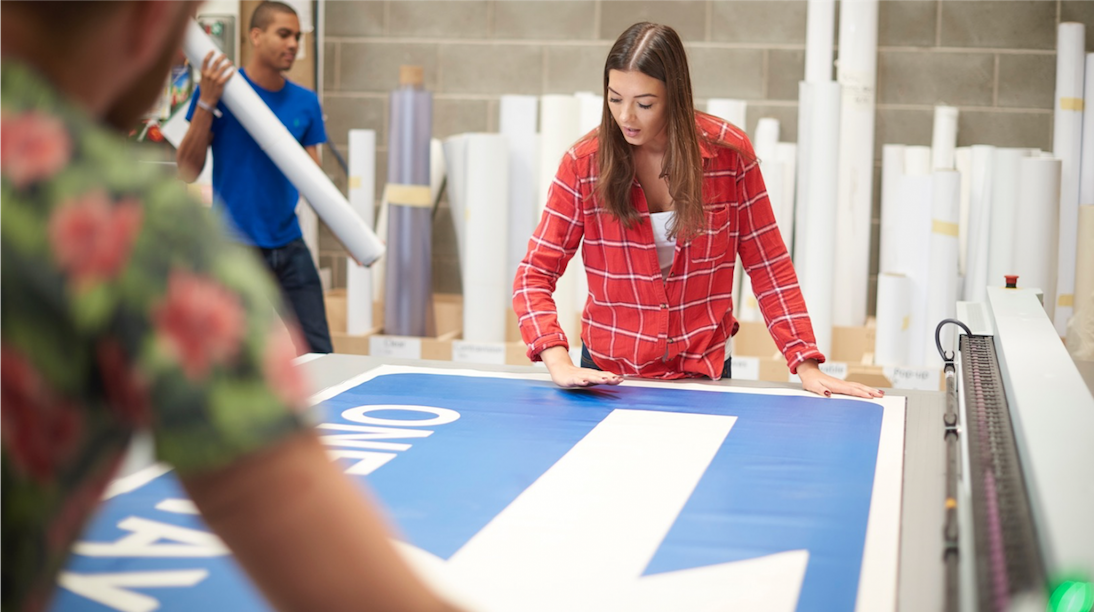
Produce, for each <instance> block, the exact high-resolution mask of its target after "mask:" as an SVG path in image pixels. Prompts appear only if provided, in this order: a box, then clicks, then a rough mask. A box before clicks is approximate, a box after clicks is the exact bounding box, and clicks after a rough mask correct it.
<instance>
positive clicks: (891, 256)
mask: <svg viewBox="0 0 1094 612" xmlns="http://www.w3.org/2000/svg"><path fill="white" fill-rule="evenodd" d="M904 148H905V147H904V145H902V144H887V145H882V147H881V231H880V236H879V238H878V240H879V244H878V270H880V271H881V272H889V271H892V270H893V264H894V263H895V262H896V260H897V254H896V249H897V245H898V242H899V240H900V232H901V229H902V228H901V227H900V225H899V223H900V221H899V216H898V212H899V211H898V206H899V205H900V184H901V181H902V180H903V178H904Z"/></svg>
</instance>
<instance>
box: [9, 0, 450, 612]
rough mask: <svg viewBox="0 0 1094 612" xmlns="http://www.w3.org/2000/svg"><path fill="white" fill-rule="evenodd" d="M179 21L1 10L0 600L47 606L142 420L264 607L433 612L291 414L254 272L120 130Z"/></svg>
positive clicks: (281, 359)
mask: <svg viewBox="0 0 1094 612" xmlns="http://www.w3.org/2000/svg"><path fill="white" fill-rule="evenodd" d="M196 8H197V3H192V2H135V1H134V2H14V1H5V2H3V3H2V4H0V53H2V62H3V65H2V69H0V92H2V94H0V176H2V179H0V195H2V198H0V206H2V211H0V216H2V219H3V224H2V227H0V253H2V256H0V280H2V288H0V391H2V396H0V406H2V408H0V417H2V424H0V432H2V449H3V450H2V452H3V455H2V486H3V490H2V496H3V497H2V502H0V504H2V508H0V510H2V523H3V533H2V537H3V539H2V545H3V559H2V562H3V568H2V580H3V582H2V585H0V593H2V595H0V603H2V608H3V610H40V609H43V608H45V607H46V605H47V604H48V602H49V599H50V595H51V593H52V592H53V589H54V583H55V580H56V576H57V573H58V571H59V570H60V568H61V567H62V565H63V564H64V562H65V558H66V556H67V554H68V551H69V548H70V547H71V545H72V543H73V541H74V540H75V539H76V538H77V536H79V534H80V531H81V529H82V528H83V527H84V525H85V524H86V522H87V520H88V519H89V517H90V514H91V512H92V510H94V508H95V507H96V505H97V504H98V502H99V499H100V498H101V496H102V493H103V490H104V488H105V487H106V485H107V484H108V482H109V481H110V479H111V478H112V476H113V475H114V474H115V471H116V470H117V468H118V466H119V463H120V461H121V459H122V457H123V455H124V453H125V452H126V449H127V446H128V443H129V441H130V439H131V438H132V436H133V434H134V432H135V431H138V430H141V429H146V428H148V429H151V431H152V432H153V433H154V436H155V440H156V449H157V453H158V455H159V457H158V458H159V459H160V460H162V461H165V462H168V463H170V464H172V465H174V466H175V468H176V469H177V470H178V473H179V475H180V478H181V480H182V482H183V485H184V486H185V487H186V489H187V491H188V492H189V494H190V496H191V497H192V499H193V501H194V503H195V504H196V505H197V507H198V508H199V509H200V510H201V511H202V513H203V515H204V517H205V520H206V522H207V523H208V524H209V526H210V527H211V528H212V529H213V530H214V531H216V533H217V534H218V535H219V536H220V537H221V538H222V539H223V540H224V542H225V543H226V544H227V545H228V546H229V547H230V548H231V549H232V550H233V551H234V553H235V555H236V558H237V559H238V561H239V562H240V564H241V565H242V566H243V567H244V568H245V569H246V570H247V571H248V572H249V573H250V575H251V577H252V578H253V579H254V580H255V582H256V583H257V585H258V586H259V587H260V588H261V589H262V590H263V592H264V593H265V594H266V595H267V597H269V598H270V600H271V601H272V602H273V604H274V605H275V606H277V607H279V608H281V609H311V610H342V609H347V610H348V609H354V610H364V609H368V610H394V609H398V610H434V609H446V605H445V604H444V603H443V602H441V601H439V600H438V599H437V598H436V597H435V596H434V595H433V594H432V593H431V592H430V591H429V590H428V589H426V588H425V587H424V586H423V585H422V583H421V582H420V581H419V580H418V579H417V577H416V576H414V575H413V574H412V573H411V572H410V571H409V570H408V569H407V567H406V565H405V564H404V563H403V561H402V560H401V559H400V558H399V557H398V556H397V554H396V552H395V550H394V548H393V546H392V544H391V543H390V541H389V540H388V535H387V532H386V529H385V527H384V525H383V524H382V522H381V520H380V518H379V517H378V515H377V513H376V511H375V510H374V509H373V508H372V507H371V505H370V504H369V503H368V502H367V501H366V500H365V499H364V498H363V497H362V495H361V493H360V492H359V491H358V490H357V489H356V487H355V486H354V485H353V484H352V483H351V482H350V481H349V480H348V479H346V477H345V476H343V475H342V474H341V473H339V471H338V469H337V467H336V466H334V465H333V464H331V463H330V462H329V460H328V458H327V456H326V454H325V452H324V450H323V447H322V446H321V444H320V443H319V441H318V439H317V437H316V436H315V435H314V433H313V432H311V431H310V429H309V428H307V426H306V425H305V424H304V423H303V421H302V418H301V411H302V409H303V408H304V407H305V398H306V395H307V393H308V385H307V383H306V381H305V380H303V379H302V378H301V374H300V372H299V371H298V370H296V369H295V368H294V367H293V366H292V363H291V359H292V357H293V356H294V355H295V350H294V348H293V337H292V334H293V333H295V332H293V331H290V330H289V329H287V328H286V327H285V326H284V325H283V324H282V323H281V322H280V320H279V318H278V316H277V313H276V312H275V309H274V308H271V304H273V303H276V302H277V301H278V298H277V297H276V296H277V292H276V289H275V287H274V286H273V284H272V283H271V281H270V279H269V277H268V276H267V274H266V273H265V272H262V267H261V264H260V263H259V262H258V260H257V259H256V258H255V256H254V255H253V254H252V253H250V252H247V251H244V250H243V249H242V248H241V247H238V246H233V245H231V244H229V243H228V242H226V241H225V240H224V239H223V238H222V237H221V236H222V232H221V231H220V229H219V228H218V227H217V226H216V225H215V222H214V221H213V219H212V217H211V216H210V215H209V213H208V212H207V211H206V210H205V209H203V208H201V207H200V206H197V205H195V204H193V203H191V202H190V201H188V200H187V199H186V197H185V195H184V191H183V190H182V187H181V185H179V184H177V183H176V182H175V181H173V180H171V179H170V178H168V177H167V176H165V175H163V174H161V173H159V172H158V171H156V170H155V169H153V168H151V167H148V166H142V165H139V164H137V163H135V160H134V159H133V157H132V156H131V154H130V152H129V151H127V148H126V145H125V144H124V142H123V141H122V139H121V137H120V136H119V135H118V133H117V130H124V129H126V128H127V127H128V126H131V125H132V124H133V122H134V121H135V120H136V119H137V118H138V117H139V115H140V114H141V113H142V112H143V111H144V110H145V109H146V108H147V107H148V106H149V105H150V104H151V103H152V102H153V101H154V99H155V98H156V95H157V93H158V92H159V91H160V90H161V88H162V86H163V83H164V79H165V77H166V75H167V70H168V68H169V66H170V64H171V60H172V58H173V56H174V54H175V53H176V52H177V50H178V47H179V45H180V43H181V40H182V36H183V32H184V31H185V28H186V26H187V24H188V22H189V20H190V19H191V18H193V16H194V12H195V11H196ZM277 308H279V309H280V308H283V307H282V306H281V305H280V304H279V305H278V306H277ZM302 560H306V562H304V561H302Z"/></svg>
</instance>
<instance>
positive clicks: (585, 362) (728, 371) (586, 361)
mask: <svg viewBox="0 0 1094 612" xmlns="http://www.w3.org/2000/svg"><path fill="white" fill-rule="evenodd" d="M732 361H733V358H732V357H730V356H729V355H726V364H725V367H723V368H722V378H733V376H732V373H733V368H732V367H731V365H730V362H732ZM581 367H583V368H591V369H593V370H599V369H600V368H599V367H597V365H596V363H595V362H594V361H593V357H592V355H590V354H589V349H588V348H586V347H584V346H582V347H581Z"/></svg>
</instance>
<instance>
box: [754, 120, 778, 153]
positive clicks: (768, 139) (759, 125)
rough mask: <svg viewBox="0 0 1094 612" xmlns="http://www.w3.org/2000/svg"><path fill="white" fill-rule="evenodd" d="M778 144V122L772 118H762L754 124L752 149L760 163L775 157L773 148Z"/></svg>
mask: <svg viewBox="0 0 1094 612" xmlns="http://www.w3.org/2000/svg"><path fill="white" fill-rule="evenodd" d="M778 144H779V120H778V119H774V118H772V117H762V118H760V120H759V121H757V122H756V134H755V135H754V136H753V138H752V145H753V149H754V150H755V151H756V157H759V158H760V163H763V161H764V160H766V159H770V158H773V157H774V156H775V148H776V147H777V146H778Z"/></svg>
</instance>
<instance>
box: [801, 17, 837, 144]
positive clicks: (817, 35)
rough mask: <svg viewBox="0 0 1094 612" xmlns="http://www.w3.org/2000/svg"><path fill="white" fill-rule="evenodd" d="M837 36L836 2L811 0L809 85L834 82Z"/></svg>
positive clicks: (807, 37)
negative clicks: (833, 71)
mask: <svg viewBox="0 0 1094 612" xmlns="http://www.w3.org/2000/svg"><path fill="white" fill-rule="evenodd" d="M835 36H836V2H835V0H809V4H808V5H806V14H805V81H806V82H807V83H823V82H825V81H830V80H832V56H833V45H834V42H835ZM799 140H800V139H799Z"/></svg>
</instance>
